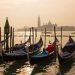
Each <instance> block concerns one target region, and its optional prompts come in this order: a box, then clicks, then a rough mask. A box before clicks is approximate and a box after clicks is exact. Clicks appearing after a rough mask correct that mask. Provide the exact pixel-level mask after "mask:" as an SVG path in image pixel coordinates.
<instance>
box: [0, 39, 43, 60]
mask: <svg viewBox="0 0 75 75" xmlns="http://www.w3.org/2000/svg"><path fill="white" fill-rule="evenodd" d="M42 45H43V41H42V38H40V40H39V42H37V43H36V44H33V45H30V46H29V47H27V48H25V50H22V49H21V50H16V51H13V52H11V53H10V52H2V55H0V57H3V60H5V61H10V60H21V59H27V54H29V56H30V55H31V54H34V53H38V52H39V51H40V48H41V47H42ZM26 49H27V50H26ZM27 52H28V53H27Z"/></svg>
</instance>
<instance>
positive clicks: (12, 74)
mask: <svg viewBox="0 0 75 75" xmlns="http://www.w3.org/2000/svg"><path fill="white" fill-rule="evenodd" d="M24 64H25V60H18V61H15V62H14V63H13V64H12V65H10V67H9V68H7V69H6V72H5V75H16V69H18V68H21V67H22V66H23V65H24Z"/></svg>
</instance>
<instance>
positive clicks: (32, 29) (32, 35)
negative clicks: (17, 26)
mask: <svg viewBox="0 0 75 75" xmlns="http://www.w3.org/2000/svg"><path fill="white" fill-rule="evenodd" d="M32 36H33V40H32V41H33V44H34V27H32Z"/></svg>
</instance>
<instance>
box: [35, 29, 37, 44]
mask: <svg viewBox="0 0 75 75" xmlns="http://www.w3.org/2000/svg"><path fill="white" fill-rule="evenodd" d="M36 37H37V29H35V43H36Z"/></svg>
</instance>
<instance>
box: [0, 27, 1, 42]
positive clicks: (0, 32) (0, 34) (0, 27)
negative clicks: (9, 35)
mask: <svg viewBox="0 0 75 75" xmlns="http://www.w3.org/2000/svg"><path fill="white" fill-rule="evenodd" d="M0 41H1V27H0Z"/></svg>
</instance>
